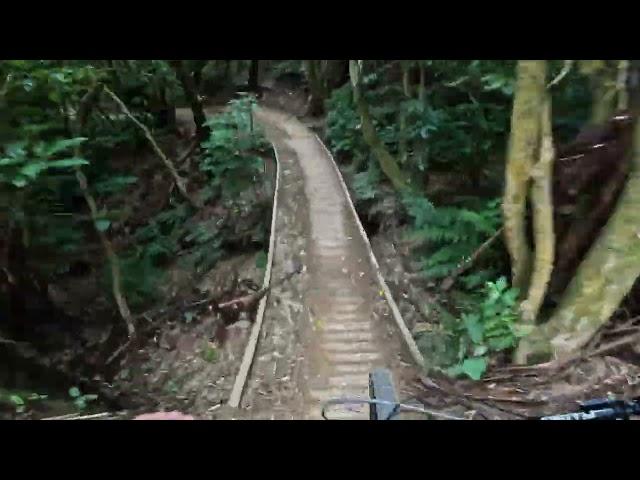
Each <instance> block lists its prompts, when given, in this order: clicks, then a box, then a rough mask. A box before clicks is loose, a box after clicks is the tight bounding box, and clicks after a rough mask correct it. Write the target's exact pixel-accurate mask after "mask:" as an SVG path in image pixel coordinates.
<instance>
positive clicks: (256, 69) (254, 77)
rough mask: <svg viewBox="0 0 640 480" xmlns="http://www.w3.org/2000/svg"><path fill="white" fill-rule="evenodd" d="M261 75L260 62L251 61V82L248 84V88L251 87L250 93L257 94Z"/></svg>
mask: <svg viewBox="0 0 640 480" xmlns="http://www.w3.org/2000/svg"><path fill="white" fill-rule="evenodd" d="M259 73H260V60H251V65H249V81H248V82H247V86H248V87H249V91H251V92H257V91H258V88H259V87H260V85H259V81H258V80H259V78H258V75H259Z"/></svg>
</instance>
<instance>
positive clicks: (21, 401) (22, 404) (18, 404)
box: [9, 393, 47, 413]
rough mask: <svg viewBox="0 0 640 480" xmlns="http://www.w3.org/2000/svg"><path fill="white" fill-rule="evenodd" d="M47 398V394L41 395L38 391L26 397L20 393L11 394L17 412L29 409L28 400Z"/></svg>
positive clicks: (10, 398)
mask: <svg viewBox="0 0 640 480" xmlns="http://www.w3.org/2000/svg"><path fill="white" fill-rule="evenodd" d="M46 399H47V395H40V394H38V393H30V394H28V395H27V396H26V397H24V396H22V395H18V394H13V395H9V401H10V402H11V403H12V404H13V405H14V407H15V409H16V413H24V412H25V411H26V410H27V401H29V402H35V401H39V400H46Z"/></svg>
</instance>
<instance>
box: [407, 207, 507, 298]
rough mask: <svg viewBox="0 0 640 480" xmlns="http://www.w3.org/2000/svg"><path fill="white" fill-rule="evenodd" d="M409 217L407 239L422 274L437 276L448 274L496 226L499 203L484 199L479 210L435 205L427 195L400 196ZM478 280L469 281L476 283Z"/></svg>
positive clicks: (434, 277)
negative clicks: (415, 255) (420, 266)
mask: <svg viewBox="0 0 640 480" xmlns="http://www.w3.org/2000/svg"><path fill="white" fill-rule="evenodd" d="M403 203H404V206H405V209H406V211H407V213H408V215H409V217H411V219H412V226H411V230H410V233H409V240H410V241H411V242H412V243H413V244H414V247H415V249H416V253H417V254H418V256H419V258H420V264H421V265H422V269H423V272H422V273H423V274H424V275H425V276H426V277H428V278H433V279H438V278H443V277H446V276H447V275H449V274H451V273H452V272H453V271H454V270H455V269H456V268H458V266H459V265H460V264H461V263H462V262H464V261H465V260H466V259H467V258H468V257H469V256H470V255H472V254H473V252H474V251H475V250H476V249H477V248H478V247H479V246H480V245H481V244H482V243H483V242H484V241H485V240H486V239H487V238H488V237H490V236H491V235H493V233H494V232H495V231H496V230H497V229H498V226H499V222H500V210H499V202H498V201H495V200H492V201H490V202H486V203H485V204H484V206H483V208H482V209H480V210H478V211H474V210H470V209H468V208H464V207H456V206H453V207H451V206H447V207H436V206H434V205H433V204H432V203H431V202H430V201H429V200H428V199H427V198H425V197H420V196H416V195H408V196H405V197H404V198H403ZM477 282H478V280H477V279H476V280H473V279H472V280H470V281H469V282H468V284H469V285H476V284H477Z"/></svg>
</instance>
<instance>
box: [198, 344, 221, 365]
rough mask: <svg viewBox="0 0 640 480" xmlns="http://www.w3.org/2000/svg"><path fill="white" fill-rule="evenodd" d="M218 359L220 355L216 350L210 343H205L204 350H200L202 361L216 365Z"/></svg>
mask: <svg viewBox="0 0 640 480" xmlns="http://www.w3.org/2000/svg"><path fill="white" fill-rule="evenodd" d="M219 357H220V354H219V352H218V349H217V348H216V347H214V346H213V345H211V344H210V343H206V344H205V346H204V348H203V349H202V359H203V360H204V361H205V362H209V363H216V362H217V361H218V358H219Z"/></svg>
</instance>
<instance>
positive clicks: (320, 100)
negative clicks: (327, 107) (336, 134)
mask: <svg viewBox="0 0 640 480" xmlns="http://www.w3.org/2000/svg"><path fill="white" fill-rule="evenodd" d="M304 62H305V69H306V71H307V76H308V79H309V88H310V89H311V98H310V99H309V111H308V113H309V115H311V116H319V115H322V114H323V113H324V101H325V99H326V89H325V88H324V81H323V79H322V77H321V75H320V68H319V65H318V63H319V62H318V61H316V60H305V61H304Z"/></svg>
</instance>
